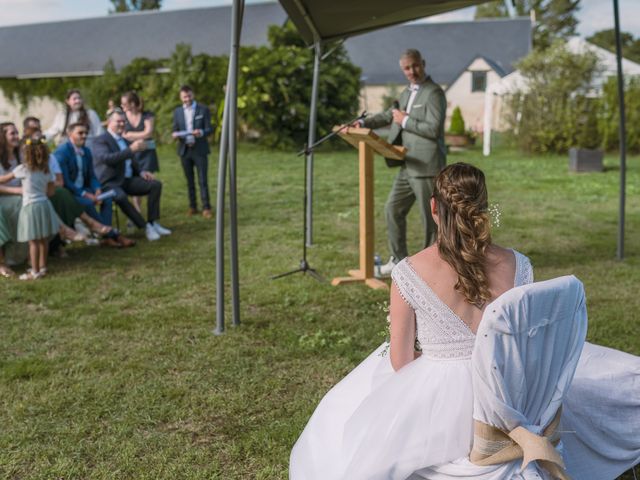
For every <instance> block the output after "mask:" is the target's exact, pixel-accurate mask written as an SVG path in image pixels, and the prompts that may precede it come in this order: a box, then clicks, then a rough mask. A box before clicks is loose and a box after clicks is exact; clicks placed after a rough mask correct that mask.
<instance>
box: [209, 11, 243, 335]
mask: <svg viewBox="0 0 640 480" xmlns="http://www.w3.org/2000/svg"><path fill="white" fill-rule="evenodd" d="M243 10H244V0H234V2H233V6H232V9H231V15H232V18H233V23H232V25H231V52H230V55H229V70H228V73H227V90H226V93H225V102H224V113H223V116H222V135H221V136H220V155H219V157H218V187H217V196H216V328H215V330H214V334H216V335H221V334H222V333H224V206H225V187H226V175H227V158H228V157H229V159H230V161H229V163H230V165H229V197H230V201H229V204H230V205H229V206H230V212H229V213H230V215H229V217H230V218H229V219H230V227H231V282H232V285H231V294H232V302H233V324H234V325H238V324H239V323H240V298H239V287H238V280H239V279H238V230H237V228H238V222H237V195H236V135H235V134H236V125H237V117H236V114H237V112H236V109H237V104H238V48H239V43H240V28H241V26H242V14H243Z"/></svg>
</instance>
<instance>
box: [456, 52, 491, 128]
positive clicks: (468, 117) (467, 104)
mask: <svg viewBox="0 0 640 480" xmlns="http://www.w3.org/2000/svg"><path fill="white" fill-rule="evenodd" d="M473 72H485V73H486V84H485V89H483V90H478V91H475V92H474V91H473V89H472V79H473ZM499 80H500V75H498V74H497V73H496V72H495V70H493V68H491V66H490V65H489V64H488V63H487V62H486V61H485V60H484V59H482V58H476V59H475V60H474V61H473V62H472V63H471V65H469V66H468V67H467V69H466V70H465V71H464V72H462V74H461V75H460V76H459V77H458V78H457V79H456V80H455V81H454V82H453V83H452V84H451V86H450V87H449V88H448V89H447V119H450V118H451V112H453V109H454V108H455V107H460V110H461V112H462V118H464V124H465V127H466V129H467V130H473V131H475V132H481V131H482V130H483V126H482V125H483V119H484V92H485V90H486V87H489V85H491V84H492V83H495V82H497V81H499Z"/></svg>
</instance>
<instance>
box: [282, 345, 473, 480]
mask: <svg viewBox="0 0 640 480" xmlns="http://www.w3.org/2000/svg"><path fill="white" fill-rule="evenodd" d="M383 350H384V345H381V346H380V347H379V348H378V349H376V350H375V351H374V352H373V353H372V354H371V355H369V357H367V358H366V359H365V360H364V361H363V362H362V363H361V364H360V365H358V366H357V367H356V368H355V369H354V370H353V371H352V372H351V373H349V375H347V376H346V377H345V378H344V379H343V380H342V381H341V382H340V383H338V384H337V385H336V386H335V387H333V388H332V389H331V390H330V391H329V392H328V393H327V395H326V396H325V397H324V398H323V399H322V401H321V402H320V404H319V405H318V407H317V409H316V411H315V412H314V414H313V416H312V417H311V419H310V420H309V423H308V424H307V426H306V428H305V429H304V431H303V432H302V435H301V436H300V438H299V439H298V441H297V442H296V444H295V446H294V448H293V451H292V453H291V462H290V470H289V478H291V479H292V480H302V479H304V480H314V479H318V480H320V479H322V480H331V479H347V478H348V479H350V480H356V479H363V480H364V479H367V480H374V479H380V480H382V479H384V480H392V479H394V480H395V479H397V480H404V479H406V478H407V477H409V476H410V475H411V474H412V473H413V472H414V471H416V470H418V469H420V468H421V467H424V466H427V465H434V464H438V463H442V462H446V461H449V460H452V459H455V458H458V457H461V456H464V455H466V454H467V453H468V452H469V450H470V447H471V439H472V432H473V420H472V410H473V391H472V382H471V359H470V358H465V359H460V360H446V361H440V360H435V359H432V358H427V357H425V356H423V357H420V358H418V359H417V360H415V361H413V362H411V363H410V364H408V365H406V366H405V367H404V368H402V369H400V370H399V371H398V372H395V371H394V370H393V368H392V367H391V362H390V359H389V356H388V354H387V355H386V356H381V352H382V351H383Z"/></svg>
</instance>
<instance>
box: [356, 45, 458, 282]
mask: <svg viewBox="0 0 640 480" xmlns="http://www.w3.org/2000/svg"><path fill="white" fill-rule="evenodd" d="M425 66H426V65H425V61H424V60H423V58H422V55H421V54H420V52H419V51H418V50H414V49H410V50H407V51H405V52H404V53H403V54H402V56H401V57H400V69H401V70H402V72H403V73H404V75H405V77H407V80H409V83H410V85H409V86H408V87H407V88H406V89H405V90H404V91H403V92H402V93H401V95H400V98H399V101H398V102H397V104H396V105H394V107H393V108H390V109H389V110H386V111H384V112H381V113H378V114H376V115H372V116H369V117H367V118H365V119H364V120H360V125H361V126H364V127H366V128H380V127H384V126H387V125H391V130H390V132H389V138H388V140H389V143H392V144H394V145H403V146H405V147H407V154H406V156H405V159H404V161H401V162H399V161H395V160H389V159H387V165H389V167H400V170H399V171H398V174H397V175H396V178H395V180H394V181H393V186H392V188H391V192H390V193H389V198H388V199H387V203H386V204H385V217H386V220H387V234H388V239H389V250H390V254H391V258H390V259H389V262H388V263H386V264H385V265H382V267H381V268H380V275H381V276H387V275H389V274H390V273H391V270H392V269H393V267H394V266H395V264H396V263H398V262H399V261H400V260H402V259H403V258H405V257H406V256H408V251H407V221H406V218H407V214H408V213H409V210H410V209H411V206H412V205H413V204H414V202H415V201H416V200H417V202H418V206H419V208H420V214H421V215H422V222H423V225H424V229H425V241H424V244H425V247H427V246H429V245H431V244H432V243H433V242H434V241H435V239H436V224H435V222H434V221H433V217H432V216H431V209H430V207H429V201H430V199H431V195H432V194H433V185H434V180H435V177H436V175H438V173H439V172H440V170H441V169H442V168H443V167H444V166H445V163H446V147H445V144H444V121H445V116H446V111H447V100H446V98H445V95H444V91H443V90H442V88H440V86H438V84H436V83H435V82H434V81H433V80H431V77H429V76H427V75H426V73H425Z"/></svg>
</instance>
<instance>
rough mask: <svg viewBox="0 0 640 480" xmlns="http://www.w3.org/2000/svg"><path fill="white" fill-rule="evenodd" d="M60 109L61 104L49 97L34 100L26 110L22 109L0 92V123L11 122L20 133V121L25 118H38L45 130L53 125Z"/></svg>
mask: <svg viewBox="0 0 640 480" xmlns="http://www.w3.org/2000/svg"><path fill="white" fill-rule="evenodd" d="M61 109H62V104H61V103H60V102H58V101H56V100H52V99H51V98H49V97H38V98H34V99H32V100H31V101H30V102H29V105H28V106H27V108H25V109H22V108H21V107H20V105H19V104H17V103H12V102H11V100H10V99H8V98H7V97H6V96H5V95H4V93H3V92H2V90H0V122H13V123H15V124H16V126H17V127H18V130H20V133H22V120H23V119H24V118H25V117H38V118H39V119H40V122H41V124H42V127H43V128H44V129H45V130H46V129H47V128H48V127H50V126H51V124H52V123H53V119H54V117H55V116H56V113H58V112H59V111H60V110H61Z"/></svg>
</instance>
